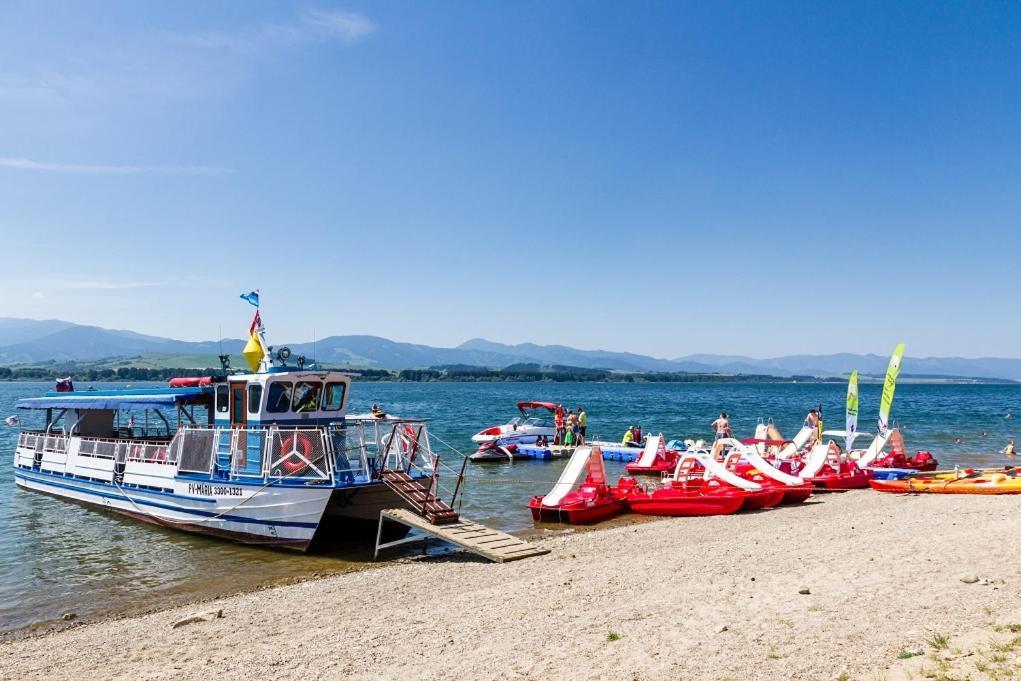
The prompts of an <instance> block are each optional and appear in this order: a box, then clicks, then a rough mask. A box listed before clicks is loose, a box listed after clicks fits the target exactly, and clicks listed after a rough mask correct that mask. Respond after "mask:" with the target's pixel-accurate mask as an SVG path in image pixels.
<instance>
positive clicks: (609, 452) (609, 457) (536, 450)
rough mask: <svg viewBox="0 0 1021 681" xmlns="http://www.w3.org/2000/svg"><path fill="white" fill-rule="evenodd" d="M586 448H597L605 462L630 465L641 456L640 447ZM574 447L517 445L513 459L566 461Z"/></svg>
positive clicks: (572, 452)
mask: <svg viewBox="0 0 1021 681" xmlns="http://www.w3.org/2000/svg"><path fill="white" fill-rule="evenodd" d="M588 446H592V447H599V449H600V451H602V453H603V460H605V461H620V462H621V463H631V462H633V461H637V460H638V458H639V457H640V456H641V455H642V448H641V447H625V446H623V445H611V444H605V443H602V442H590V443H588ZM575 449H576V447H564V446H562V445H550V446H548V447H536V446H535V445H518V449H517V451H516V452H514V458H515V459H535V460H538V461H549V460H552V459H566V458H569V457H570V456H571V455H572V454H574V450H575Z"/></svg>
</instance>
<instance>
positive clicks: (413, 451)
mask: <svg viewBox="0 0 1021 681" xmlns="http://www.w3.org/2000/svg"><path fill="white" fill-rule="evenodd" d="M420 425H421V428H419V429H414V428H412V430H410V431H405V437H404V438H401V439H398V438H396V437H391V438H390V439H389V440H388V443H387V444H388V446H389V447H391V448H392V447H398V448H401V447H403V448H404V449H405V455H404V457H403V459H397V460H393V459H391V458H390V457H384V461H385V462H389V461H393V462H394V463H395V465H396V466H398V467H396V468H394V470H403V472H405V473H407V474H408V475H411V476H412V477H421V478H429V481H430V482H429V494H430V495H431V496H432V497H433V498H434V499H439V500H441V501H444V502H445V503H447V505H449V506H450V507H451V508H456V507H457V504H458V498H459V496H460V495H461V494H462V493H463V491H464V479H465V478H464V474H465V469H466V466H467V464H468V457H467V456H465V455H464V453H462V452H461V451H459V450H458V449H457V448H456V447H454V446H453V445H451V444H450V443H448V442H446V441H445V440H443V439H442V438H440V437H439V436H436V435H432V436H430V434H429V432H428V430H427V429H426V427H425V424H420ZM433 440H436V441H437V442H438V443H439V444H440V446H441V447H442V448H443V449H444V450H446V451H444V452H437V451H435V450H434V449H433V446H432V441H433ZM395 442H396V443H398V444H396V445H395ZM441 453H442V454H443V456H445V457H446V458H445V459H441ZM448 460H453V461H459V463H457V464H456V465H455V466H456V467H455V466H450V465H448V464H447V463H446V462H447V461H448Z"/></svg>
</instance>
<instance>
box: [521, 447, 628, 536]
mask: <svg viewBox="0 0 1021 681" xmlns="http://www.w3.org/2000/svg"><path fill="white" fill-rule="evenodd" d="M582 473H586V475H585V480H584V481H583V482H582V483H581V485H579V486H578V487H577V489H575V485H576V484H577V482H578V478H579V477H581V474H582ZM528 508H530V509H531V510H532V519H533V520H535V521H536V522H558V523H567V524H569V525H590V524H592V523H598V522H600V521H601V520H606V519H608V518H612V517H614V516H616V515H620V514H621V513H623V512H624V510H625V509H626V504H625V502H624V500H623V499H622V498H621V496H620V495H619V494H617V493H615V490H614V489H613V488H611V487H610V486H609V485H607V484H606V468H605V465H604V464H603V454H602V452H601V451H599V447H578V449H576V450H575V452H574V454H572V455H571V458H570V459H569V460H568V462H567V466H566V467H565V468H564V472H563V473H562V474H561V475H560V479H559V480H557V482H556V484H555V485H553V489H552V490H551V491H550V492H549V494H545V495H540V496H535V497H532V499H531V500H530V501H529V502H528Z"/></svg>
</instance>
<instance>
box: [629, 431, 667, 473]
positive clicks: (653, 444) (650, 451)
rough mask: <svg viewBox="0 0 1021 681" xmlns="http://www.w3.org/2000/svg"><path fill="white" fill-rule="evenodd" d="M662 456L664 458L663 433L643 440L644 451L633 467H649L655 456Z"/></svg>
mask: <svg viewBox="0 0 1021 681" xmlns="http://www.w3.org/2000/svg"><path fill="white" fill-rule="evenodd" d="M657 455H662V456H663V457H664V458H666V446H665V445H664V444H663V433H660V434H659V435H650V436H649V437H648V438H646V440H645V449H644V450H642V456H641V457H639V459H638V461H637V462H636V464H635V465H637V466H643V467H646V468H647V467H649V466H651V465H652V464H653V463H655V461H656V456H657Z"/></svg>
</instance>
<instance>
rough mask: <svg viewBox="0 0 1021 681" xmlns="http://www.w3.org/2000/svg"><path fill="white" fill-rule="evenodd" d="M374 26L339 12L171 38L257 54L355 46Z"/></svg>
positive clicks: (313, 12) (311, 13)
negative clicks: (305, 46) (335, 43)
mask: <svg viewBox="0 0 1021 681" xmlns="http://www.w3.org/2000/svg"><path fill="white" fill-rule="evenodd" d="M375 30H376V24H375V23H374V22H373V21H372V20H371V19H369V18H368V17H367V16H365V15H364V14H359V13H357V12H348V11H347V10H342V9H329V10H318V9H310V10H306V11H305V12H303V13H302V14H301V15H300V16H299V17H298V18H297V20H296V21H293V22H291V23H287V24H262V25H260V26H255V27H249V28H242V29H236V30H231V31H196V32H192V33H172V34H169V35H170V37H171V38H172V39H174V40H175V41H178V42H182V43H186V44H189V45H193V46H197V47H202V48H208V49H222V50H227V51H231V52H242V53H258V52H262V51H265V50H267V49H270V48H276V47H293V46H295V45H300V44H302V43H308V42H317V41H326V40H339V41H341V42H345V43H355V42H358V41H359V40H362V39H364V38H366V37H367V36H369V35H370V34H372V33H373V32H374V31H375Z"/></svg>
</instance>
